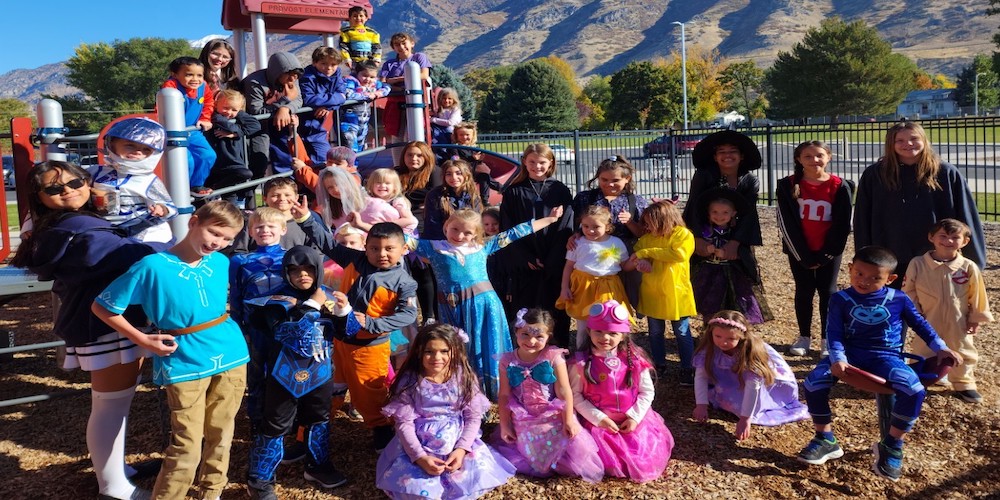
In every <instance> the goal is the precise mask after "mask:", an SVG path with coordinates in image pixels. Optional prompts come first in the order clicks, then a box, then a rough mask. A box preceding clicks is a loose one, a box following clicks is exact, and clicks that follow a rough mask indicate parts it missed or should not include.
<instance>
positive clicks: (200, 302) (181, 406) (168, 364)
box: [91, 200, 249, 499]
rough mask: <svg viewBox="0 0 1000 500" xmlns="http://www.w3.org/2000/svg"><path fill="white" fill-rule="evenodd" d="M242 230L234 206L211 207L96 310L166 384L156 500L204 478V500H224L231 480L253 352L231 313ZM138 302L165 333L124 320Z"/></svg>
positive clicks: (183, 492) (106, 294)
mask: <svg viewBox="0 0 1000 500" xmlns="http://www.w3.org/2000/svg"><path fill="white" fill-rule="evenodd" d="M242 227H243V214H242V213H241V212H240V210H239V209H237V208H236V207H235V206H234V205H233V204H232V203H229V202H227V201H222V200H219V201H212V202H209V203H206V204H205V205H204V206H202V207H201V208H199V209H198V211H196V212H195V213H194V215H193V216H192V217H191V220H190V222H189V223H188V233H187V236H185V237H184V239H182V240H181V241H180V242H178V243H177V244H176V245H174V246H173V247H171V248H170V249H169V250H167V251H165V252H160V253H157V254H153V255H149V256H147V257H145V258H143V259H141V260H140V261H139V262H136V263H135V264H134V265H133V266H132V267H131V268H129V270H128V271H127V272H126V273H125V274H123V275H121V276H120V277H119V278H118V279H116V280H114V281H113V282H111V284H110V285H108V287H107V288H105V289H104V291H103V292H102V293H101V294H100V295H99V296H98V297H97V299H96V300H95V301H94V304H93V306H92V307H91V310H92V311H93V313H94V315H96V316H97V317H98V318H100V319H101V320H102V321H104V322H105V323H107V324H108V325H110V326H111V327H112V328H114V329H115V330H117V331H118V332H119V333H121V334H122V335H125V336H126V337H128V338H129V339H130V340H132V341H133V342H135V344H136V345H138V346H139V347H141V348H143V349H146V350H147V351H150V352H152V353H153V354H155V355H156V357H154V358H153V383H155V384H157V385H162V386H166V388H165V390H166V395H167V404H168V405H169V407H170V434H171V439H170V445H169V446H168V447H167V449H166V451H165V452H164V455H165V456H164V459H163V467H162V469H161V470H160V474H159V476H158V477H157V478H156V485H155V486H154V487H153V496H154V498H170V499H173V498H185V497H186V496H187V495H188V490H189V489H190V487H191V485H192V483H193V482H194V481H195V480H196V479H197V483H198V486H199V488H200V489H201V492H202V494H203V495H204V496H205V498H218V497H219V495H220V494H221V493H222V490H223V488H225V486H226V482H227V481H228V477H227V473H228V470H229V452H230V447H231V444H232V440H233V429H234V427H235V421H236V412H237V411H238V410H239V408H240V402H241V401H242V400H243V392H244V390H245V389H246V369H245V368H244V365H246V363H247V361H248V359H249V355H248V353H247V345H246V342H245V341H244V340H243V335H242V333H241V332H240V328H239V326H237V324H236V322H234V321H233V320H232V319H230V318H229V314H227V313H226V303H227V301H228V291H229V286H228V285H229V261H228V259H226V257H225V256H223V255H219V254H218V253H217V252H218V250H221V249H222V248H223V247H225V246H227V245H229V244H230V243H232V241H233V237H234V236H236V233H237V232H239V230H240V229H241V228H242ZM131 304H139V305H141V306H142V309H143V311H144V312H145V313H146V316H147V317H148V318H149V320H150V321H151V322H152V323H153V324H155V325H156V328H157V330H156V333H151V334H146V333H144V332H142V331H139V330H138V329H136V326H135V325H132V324H131V323H129V322H128V320H127V319H125V317H124V316H122V315H121V314H122V313H123V312H124V311H125V309H126V308H127V307H128V306H129V305H131ZM202 450H204V451H205V454H204V456H202ZM196 475H197V477H196Z"/></svg>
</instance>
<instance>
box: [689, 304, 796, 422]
mask: <svg viewBox="0 0 1000 500" xmlns="http://www.w3.org/2000/svg"><path fill="white" fill-rule="evenodd" d="M693 364H694V370H695V374H694V397H695V407H694V415H693V416H694V419H695V420H697V421H699V422H704V421H706V420H708V405H709V404H711V405H712V406H714V407H716V408H722V409H723V410H726V411H728V412H729V413H734V414H736V416H738V417H739V422H738V423H737V424H736V438H737V439H739V440H743V439H746V438H748V437H750V426H751V424H757V425H764V426H769V427H770V426H776V425H781V424H787V423H789V422H797V421H799V420H806V419H808V418H809V410H808V408H806V405H804V404H802V403H801V402H800V401H799V385H798V382H796V381H795V374H794V373H792V369H791V368H790V367H789V366H788V363H787V362H785V358H783V357H781V354H779V353H778V352H777V351H775V350H774V348H772V347H771V346H769V345H767V343H766V342H764V341H763V340H762V339H761V338H760V337H758V336H757V335H755V334H754V333H753V332H751V331H750V322H749V321H747V318H746V316H744V315H743V313H740V312H738V311H726V310H723V311H719V312H717V313H715V315H714V316H712V318H711V319H709V320H708V323H707V324H706V327H705V331H704V332H703V333H702V334H701V337H700V338H699V340H698V349H697V350H696V351H695V355H694V361H693Z"/></svg>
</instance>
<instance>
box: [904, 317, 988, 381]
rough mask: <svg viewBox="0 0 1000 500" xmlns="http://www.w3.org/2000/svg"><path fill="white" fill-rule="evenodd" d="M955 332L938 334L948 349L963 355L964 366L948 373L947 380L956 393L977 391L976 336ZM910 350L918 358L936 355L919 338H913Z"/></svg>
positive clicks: (949, 331)
mask: <svg viewBox="0 0 1000 500" xmlns="http://www.w3.org/2000/svg"><path fill="white" fill-rule="evenodd" d="M955 330H956V329H955V328H949V329H948V331H944V330H942V331H940V332H938V335H940V336H941V340H943V341H944V343H945V344H946V345H947V346H948V349H951V350H953V351H955V352H957V353H959V354H961V355H962V364H961V365H959V366H956V367H954V368H952V369H951V371H950V372H948V377H947V378H948V381H949V382H951V388H952V389H954V390H956V391H967V390H970V389H972V390H975V389H976V377H975V370H976V362H977V361H979V351H977V350H976V344H975V343H974V342H973V341H972V339H973V338H975V335H969V334H966V333H964V332H956V331H955ZM979 331H982V330H979ZM910 350H911V351H912V352H913V354H916V355H918V356H923V357H929V356H933V355H934V351H932V350H931V348H930V347H927V344H925V343H924V341H923V340H920V338H919V337H914V338H913V343H912V344H910Z"/></svg>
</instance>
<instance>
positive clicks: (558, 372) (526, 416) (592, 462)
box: [491, 309, 604, 483]
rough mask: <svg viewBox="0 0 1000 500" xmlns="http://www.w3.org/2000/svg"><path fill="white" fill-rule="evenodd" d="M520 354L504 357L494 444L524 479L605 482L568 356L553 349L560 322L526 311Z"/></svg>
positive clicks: (520, 316) (520, 318)
mask: <svg viewBox="0 0 1000 500" xmlns="http://www.w3.org/2000/svg"><path fill="white" fill-rule="evenodd" d="M514 327H515V328H516V330H517V349H515V350H514V351H512V352H508V353H504V354H503V355H502V356H501V357H500V398H499V409H500V426H499V427H497V429H496V432H494V433H493V436H491V444H493V446H494V447H495V448H496V449H497V451H499V452H500V453H501V454H502V455H503V456H504V457H506V458H507V459H508V460H510V462H511V463H512V464H514V466H515V467H517V471H518V472H520V473H522V474H527V475H530V476H535V477H546V476H550V475H552V474H553V473H556V474H559V475H561V476H579V477H582V478H583V479H584V480H585V481H588V482H591V483H596V482H598V481H600V480H601V479H602V478H603V477H604V465H603V464H602V463H601V460H600V458H599V457H598V455H597V444H596V443H594V438H592V437H591V436H590V434H588V433H586V432H581V431H582V430H583V429H582V428H581V427H580V422H579V421H578V420H577V418H576V413H574V412H573V393H572V390H571V389H570V384H569V375H568V374H567V371H566V361H565V360H564V359H563V355H564V354H565V353H566V350H565V349H559V348H557V347H554V346H549V345H548V343H549V339H551V338H552V329H553V328H554V327H555V319H554V318H553V317H552V313H550V312H549V311H546V310H544V309H530V310H529V309H521V310H520V311H518V312H517V321H516V322H515V323H514Z"/></svg>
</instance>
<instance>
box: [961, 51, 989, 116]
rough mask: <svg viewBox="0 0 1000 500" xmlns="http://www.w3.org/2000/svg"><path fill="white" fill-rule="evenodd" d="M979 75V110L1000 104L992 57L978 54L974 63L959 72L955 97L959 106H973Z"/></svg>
mask: <svg viewBox="0 0 1000 500" xmlns="http://www.w3.org/2000/svg"><path fill="white" fill-rule="evenodd" d="M977 74H978V75H979V111H980V113H982V112H983V110H984V109H988V108H995V107H997V106H998V105H1000V90H998V89H997V83H998V78H997V72H996V71H995V70H994V69H993V60H992V57H991V56H989V55H987V54H976V57H974V58H973V59H972V63H971V64H969V65H968V66H966V67H965V68H963V69H962V71H960V72H959V73H958V82H956V86H955V98H956V100H957V101H958V105H959V106H965V107H972V106H974V105H975V103H976V75H977Z"/></svg>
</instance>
